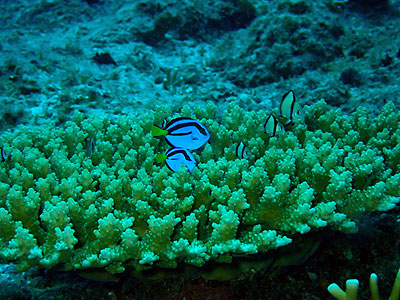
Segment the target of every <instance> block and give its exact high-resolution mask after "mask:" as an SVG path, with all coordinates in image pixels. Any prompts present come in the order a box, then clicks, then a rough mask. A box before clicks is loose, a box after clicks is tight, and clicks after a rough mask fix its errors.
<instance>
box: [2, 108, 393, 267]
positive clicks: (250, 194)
mask: <svg viewBox="0 0 400 300" xmlns="http://www.w3.org/2000/svg"><path fill="white" fill-rule="evenodd" d="M268 114H269V112H266V111H257V112H247V111H244V110H243V109H241V108H239V107H238V106H237V105H235V104H229V105H228V108H227V110H226V111H225V112H224V113H223V114H222V115H221V116H219V115H218V116H217V109H216V106H215V105H214V104H212V103H208V104H207V106H206V107H200V106H196V107H189V106H186V107H184V108H182V110H181V111H180V112H179V114H175V115H173V114H171V112H169V111H168V109H166V108H163V107H160V108H158V109H156V111H155V112H154V113H147V114H143V115H141V116H140V117H126V116H121V117H119V118H118V120H117V121H115V122H111V121H110V120H109V119H107V118H103V117H96V118H89V119H84V117H83V115H82V114H75V115H74V117H73V120H72V121H69V122H67V123H66V124H65V126H62V127H50V126H49V127H34V128H31V127H23V126H21V127H18V128H16V129H15V130H14V131H12V132H6V133H3V134H2V135H1V137H0V140H1V143H2V146H3V149H4V150H5V151H7V153H9V155H8V156H7V157H5V159H4V160H5V161H3V162H2V163H1V166H0V227H1V228H0V259H1V260H2V261H7V262H15V263H17V265H18V269H19V270H25V269H27V268H29V267H33V266H38V267H44V268H55V267H57V268H62V269H65V270H82V269H86V268H102V269H106V270H107V271H108V272H110V273H113V274H115V273H121V272H124V271H125V270H126V269H128V268H133V269H135V270H137V271H140V270H144V269H149V268H152V267H153V266H160V267H168V268H175V267H176V266H177V264H178V263H180V262H184V263H187V264H191V265H194V266H202V265H204V264H205V263H206V262H207V261H216V262H230V261H231V260H232V257H233V256H248V255H251V254H254V253H263V252H267V251H269V250H272V249H276V248H279V247H282V246H285V245H287V244H289V243H291V241H292V239H291V237H292V236H293V235H295V234H305V233H307V232H309V231H311V230H313V229H317V228H324V227H328V226H329V227H330V228H333V229H337V230H342V231H345V232H354V231H356V230H357V226H356V222H355V220H356V218H357V217H360V216H362V215H367V214H368V213H370V212H375V211H385V210H389V209H392V208H393V207H394V206H395V205H396V203H398V202H399V200H400V192H399V189H398V186H399V185H400V163H399V162H400V142H399V141H400V127H399V121H400V113H399V112H398V110H397V109H396V107H395V106H394V105H393V104H391V103H389V104H386V105H385V107H384V108H383V110H382V112H381V114H380V115H379V116H378V117H376V118H372V117H371V115H370V113H369V112H368V111H367V110H366V109H365V108H362V107H360V108H358V109H357V111H356V112H354V113H353V114H352V115H351V116H348V115H344V114H343V113H342V112H341V111H340V110H330V109H328V107H327V105H326V103H325V102H324V101H319V102H317V103H315V104H314V105H312V106H311V107H305V120H304V124H296V125H295V126H293V127H292V128H289V129H288V130H287V131H286V132H282V133H281V134H279V135H277V136H276V137H272V138H270V137H269V136H267V135H266V134H264V132H263V126H262V124H263V123H264V122H265V118H266V117H267V116H268ZM177 116H185V117H191V118H194V119H197V120H199V121H200V122H201V123H202V124H204V125H205V126H206V127H207V129H208V131H209V132H210V134H211V138H210V140H209V142H208V143H207V144H206V145H205V147H204V148H203V149H200V150H198V151H193V154H194V157H195V159H196V161H197V165H196V167H195V168H194V170H193V171H192V172H190V173H189V172H187V170H186V169H185V168H184V167H182V168H181V169H180V170H178V171H177V172H176V173H173V172H171V171H170V170H169V169H168V168H167V167H166V166H165V165H163V164H162V165H157V164H156V163H155V161H154V158H155V155H156V154H157V153H165V151H166V150H167V145H166V143H165V142H164V141H163V140H162V139H161V140H160V139H156V138H153V137H152V136H151V134H150V131H151V127H152V125H153V123H156V124H160V123H161V122H162V120H163V119H164V118H167V119H172V118H174V117H177ZM88 140H90V141H96V142H95V146H94V143H93V142H92V145H91V147H90V150H89V149H88V145H87V143H88ZM241 141H243V142H244V143H245V144H246V145H247V146H248V150H249V152H250V157H249V158H248V159H239V158H237V157H236V156H235V147H236V145H237V144H238V143H240V142H241Z"/></svg>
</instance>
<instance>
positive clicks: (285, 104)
mask: <svg viewBox="0 0 400 300" xmlns="http://www.w3.org/2000/svg"><path fill="white" fill-rule="evenodd" d="M279 114H280V115H281V116H282V117H285V118H286V119H287V121H286V123H285V124H283V125H284V126H287V125H291V124H293V123H296V122H297V121H299V120H301V119H302V117H303V109H302V108H301V106H300V105H299V103H297V101H296V96H295V95H294V92H293V91H292V90H290V91H289V92H287V93H286V94H285V95H283V97H282V101H281V104H280V106H279Z"/></svg>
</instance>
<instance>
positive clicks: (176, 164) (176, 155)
mask: <svg viewBox="0 0 400 300" xmlns="http://www.w3.org/2000/svg"><path fill="white" fill-rule="evenodd" d="M156 161H157V162H158V163H161V162H163V161H165V164H166V165H167V167H168V168H169V169H170V170H171V171H174V172H176V171H178V170H179V168H180V167H181V165H184V166H185V167H186V168H187V169H188V171H189V172H191V171H192V170H193V168H194V167H195V166H196V161H195V159H194V157H193V155H192V153H190V152H189V151H188V150H187V149H184V148H171V149H169V150H168V151H167V153H165V154H157V155H156Z"/></svg>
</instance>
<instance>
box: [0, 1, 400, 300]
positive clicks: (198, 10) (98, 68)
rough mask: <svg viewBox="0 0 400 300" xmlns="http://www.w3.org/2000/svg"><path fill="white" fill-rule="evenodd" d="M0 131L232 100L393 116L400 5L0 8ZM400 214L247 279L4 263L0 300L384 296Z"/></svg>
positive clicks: (395, 259) (42, 4)
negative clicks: (93, 273) (19, 268)
mask: <svg viewBox="0 0 400 300" xmlns="http://www.w3.org/2000/svg"><path fill="white" fill-rule="evenodd" d="M0 12H1V16H0V26H1V30H0V49H1V51H0V97H1V104H2V105H1V106H0V115H1V117H0V130H8V129H11V130H12V129H13V128H14V127H15V126H18V125H19V124H27V125H31V126H36V125H41V124H44V123H49V122H50V123H53V124H55V125H57V126H58V125H61V124H63V123H64V122H65V121H67V120H69V118H70V117H71V115H72V113H73V112H74V111H76V110H79V111H81V112H83V113H85V114H87V115H108V116H118V115H123V114H140V113H141V112H143V111H146V110H149V109H152V108H154V106H155V105H158V104H162V105H170V106H171V107H173V108H174V109H179V108H180V107H181V106H182V104H184V103H188V102H191V103H198V104H202V103H205V102H206V101H210V100H211V101H213V102H215V103H216V104H217V105H218V107H219V109H221V110H223V109H224V107H225V104H226V102H227V100H230V101H236V102H237V103H238V104H239V105H240V106H242V107H243V108H245V109H248V110H257V109H269V108H271V107H276V106H277V103H278V102H279V101H280V98H281V95H282V94H283V93H285V92H286V91H287V90H289V89H293V90H294V91H295V92H296V94H297V96H298V100H299V102H300V104H301V105H305V104H310V103H313V102H314V101H315V100H317V99H320V98H324V99H325V100H326V101H327V103H328V104H329V105H331V106H332V107H338V108H341V109H343V110H344V111H346V112H352V111H354V110H355V109H356V108H357V107H358V106H368V107H369V108H370V109H372V110H373V111H376V112H378V111H379V110H380V109H381V107H382V106H383V105H384V104H385V103H386V102H387V101H392V102H394V103H395V104H396V105H397V107H400V102H399V94H400V88H399V87H400V1H399V0H395V1H379V0H349V1H346V0H322V1H306V0H290V1H284V0H273V1H263V0H225V1H223V0H220V1H218V0H182V1H176V0H175V1H173V0H151V1H143V0H142V1H141V0H130V1H129V0H115V1H112V0H86V1H84V0H70V1H62V0H29V1H28V0H12V1H10V0H1V1H0ZM398 212H399V210H398V209H395V210H392V211H390V212H388V213H386V214H380V215H376V216H371V217H368V218H365V219H362V220H360V221H359V222H360V232H359V233H358V234H355V235H344V234H339V233H335V232H332V233H331V234H325V235H324V236H322V237H318V240H319V241H320V246H319V248H318V250H317V251H316V252H315V253H314V254H313V255H312V256H311V257H309V258H308V259H307V260H306V261H305V262H303V263H302V264H300V265H292V266H290V263H285V265H286V266H284V267H279V268H274V269H266V270H263V271H260V272H258V273H255V274H252V275H251V276H248V277H246V278H242V277H239V278H238V279H236V280H230V281H224V282H219V281H209V280H204V279H201V278H198V277H197V276H195V275H193V274H191V275H190V276H188V275H187V274H185V273H182V274H180V275H179V274H178V275H179V276H176V277H173V278H169V279H159V280H156V281H155V280H149V279H140V280H139V279H136V278H125V279H124V280H121V281H120V282H95V281H90V280H86V279H83V278H82V277H80V276H79V275H78V274H75V273H58V272H54V271H44V270H31V271H29V272H27V273H22V274H14V273H13V271H12V270H13V266H11V265H3V266H2V267H1V276H0V280H1V284H0V299H21V300H22V299H66V300H69V299H177V300H178V299H187V300H192V299H193V300H195V299H199V300H200V299H233V300H234V299H309V300H317V299H333V298H332V297H331V296H330V295H329V294H328V292H327V291H326V287H327V285H328V284H329V283H332V282H337V283H338V284H339V285H340V286H342V287H343V286H344V283H345V281H346V279H348V278H358V279H359V280H360V285H361V289H360V292H359V299H369V292H368V278H369V274H370V273H371V272H376V273H377V274H378V275H379V278H380V290H381V295H382V296H383V298H384V299H386V298H387V297H388V296H389V293H390V289H391V285H392V282H393V280H394V277H395V273H396V271H397V269H398V267H399V265H400V264H399V262H400V260H399V222H398Z"/></svg>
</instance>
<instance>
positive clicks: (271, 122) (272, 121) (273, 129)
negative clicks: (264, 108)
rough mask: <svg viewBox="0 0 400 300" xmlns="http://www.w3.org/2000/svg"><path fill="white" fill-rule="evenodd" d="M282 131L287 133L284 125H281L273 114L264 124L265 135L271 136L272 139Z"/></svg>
mask: <svg viewBox="0 0 400 300" xmlns="http://www.w3.org/2000/svg"><path fill="white" fill-rule="evenodd" d="M282 131H285V129H284V128H283V126H282V124H281V123H279V121H278V120H277V119H276V117H275V116H274V115H273V114H270V115H269V116H268V118H267V120H266V121H265V123H264V133H266V134H269V136H270V137H273V136H275V135H276V134H277V133H279V132H282Z"/></svg>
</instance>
